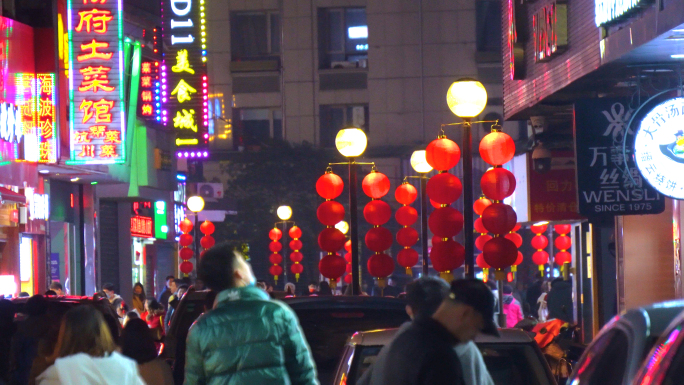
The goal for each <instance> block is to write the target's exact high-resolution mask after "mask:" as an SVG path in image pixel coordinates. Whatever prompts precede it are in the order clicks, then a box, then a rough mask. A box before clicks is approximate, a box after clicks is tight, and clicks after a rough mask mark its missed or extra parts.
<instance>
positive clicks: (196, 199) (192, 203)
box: [188, 195, 204, 213]
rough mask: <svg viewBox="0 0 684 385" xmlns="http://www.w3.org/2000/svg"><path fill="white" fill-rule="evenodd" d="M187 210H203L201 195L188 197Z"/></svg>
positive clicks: (196, 211) (194, 211) (195, 211)
mask: <svg viewBox="0 0 684 385" xmlns="http://www.w3.org/2000/svg"><path fill="white" fill-rule="evenodd" d="M188 210H190V211H192V212H193V213H198V212H200V211H202V210H204V199H202V197H201V196H197V195H195V196H191V197H190V198H188Z"/></svg>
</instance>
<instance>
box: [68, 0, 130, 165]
mask: <svg viewBox="0 0 684 385" xmlns="http://www.w3.org/2000/svg"><path fill="white" fill-rule="evenodd" d="M122 2H123V0H68V1H67V11H68V13H69V26H68V27H69V63H70V65H69V107H70V111H71V113H70V116H71V119H70V135H71V146H70V152H71V157H70V158H71V159H70V160H69V161H67V164H107V163H122V162H124V161H125V158H126V154H125V146H124V142H125V138H126V127H125V123H124V116H123V114H124V108H125V106H124V90H123V49H122V48H123V40H122V37H123V30H122V29H123V26H122V22H123V20H122V19H123V15H122Z"/></svg>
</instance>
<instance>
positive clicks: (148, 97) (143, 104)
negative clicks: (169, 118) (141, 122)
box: [138, 60, 159, 121]
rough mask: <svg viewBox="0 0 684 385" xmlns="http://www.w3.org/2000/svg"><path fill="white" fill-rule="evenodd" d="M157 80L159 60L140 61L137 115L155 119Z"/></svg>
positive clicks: (150, 119) (146, 118)
mask: <svg viewBox="0 0 684 385" xmlns="http://www.w3.org/2000/svg"><path fill="white" fill-rule="evenodd" d="M158 82H159V62H158V61H156V60H143V61H142V62H141V63H140V102H139V103H138V104H139V107H138V116H140V117H142V118H143V119H145V120H149V121H152V120H155V113H154V111H155V100H154V89H155V84H156V83H158Z"/></svg>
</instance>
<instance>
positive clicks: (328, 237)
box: [318, 227, 346, 253]
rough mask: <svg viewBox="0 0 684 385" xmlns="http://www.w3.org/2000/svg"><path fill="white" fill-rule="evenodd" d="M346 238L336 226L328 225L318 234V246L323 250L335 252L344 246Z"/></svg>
mask: <svg viewBox="0 0 684 385" xmlns="http://www.w3.org/2000/svg"><path fill="white" fill-rule="evenodd" d="M345 241H346V238H345V236H344V234H342V232H341V231H340V230H338V229H336V228H334V227H328V228H325V229H323V230H322V231H321V233H320V234H319V235H318V246H319V247H320V248H321V250H323V251H327V252H330V253H334V252H336V251H338V250H339V249H341V248H342V247H343V246H344V242H345Z"/></svg>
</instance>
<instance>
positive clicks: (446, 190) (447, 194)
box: [426, 172, 463, 204]
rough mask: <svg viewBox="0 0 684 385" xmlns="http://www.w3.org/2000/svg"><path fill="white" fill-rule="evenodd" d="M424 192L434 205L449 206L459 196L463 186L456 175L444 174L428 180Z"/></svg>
mask: <svg viewBox="0 0 684 385" xmlns="http://www.w3.org/2000/svg"><path fill="white" fill-rule="evenodd" d="M426 192H427V195H428V197H430V199H432V200H433V201H435V202H436V203H441V204H451V203H453V202H455V201H456V200H457V199H458V198H459V197H460V196H461V193H462V192H463V186H462V185H461V181H460V180H459V179H458V177H456V175H452V174H449V173H448V172H444V173H441V174H437V175H435V176H433V177H432V178H430V180H428V182H427V188H426Z"/></svg>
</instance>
